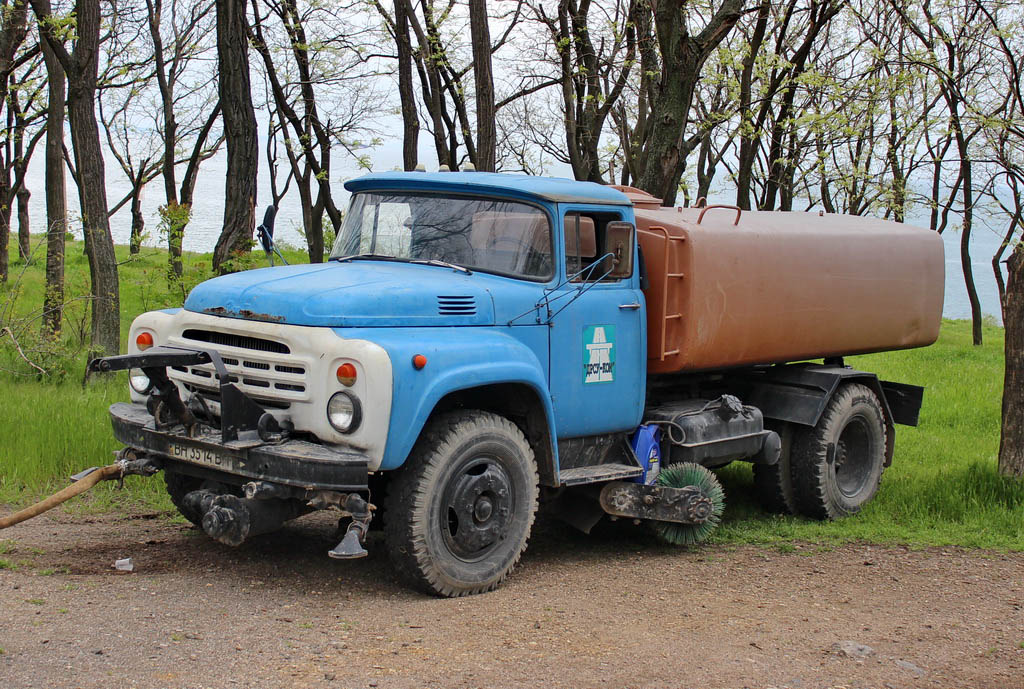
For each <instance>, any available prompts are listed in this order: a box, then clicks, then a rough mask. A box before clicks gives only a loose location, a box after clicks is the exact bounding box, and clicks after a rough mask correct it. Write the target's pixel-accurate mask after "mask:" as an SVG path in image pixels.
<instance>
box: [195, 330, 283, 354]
mask: <svg viewBox="0 0 1024 689" xmlns="http://www.w3.org/2000/svg"><path fill="white" fill-rule="evenodd" d="M181 336H182V337H184V338H185V339H186V340H195V341H197V342H208V343H209V344H215V345H224V346H227V347H237V348H239V349H254V350H256V351H257V352H277V353H278V354H288V353H289V352H291V350H290V349H289V348H288V345H286V344H284V343H283V342H275V341H274V340H264V339H263V338H260V337H250V336H249V335H235V334H234V333H220V332H217V331H216V330H199V329H197V328H188V329H187V330H185V332H183V333H182V334H181Z"/></svg>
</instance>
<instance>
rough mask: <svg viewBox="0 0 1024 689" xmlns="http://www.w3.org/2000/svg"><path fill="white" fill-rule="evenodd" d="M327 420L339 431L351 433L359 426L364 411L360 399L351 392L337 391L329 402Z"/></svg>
mask: <svg viewBox="0 0 1024 689" xmlns="http://www.w3.org/2000/svg"><path fill="white" fill-rule="evenodd" d="M327 420H328V421H329V422H330V424H331V426H333V427H334V429H335V430H336V431H338V432H339V433H351V432H352V431H354V430H356V429H357V428H358V427H359V422H360V421H361V420H362V412H361V411H360V409H359V400H358V399H357V398H356V396H355V395H353V394H351V393H349V392H336V393H334V395H333V396H332V397H331V399H330V401H328V402H327Z"/></svg>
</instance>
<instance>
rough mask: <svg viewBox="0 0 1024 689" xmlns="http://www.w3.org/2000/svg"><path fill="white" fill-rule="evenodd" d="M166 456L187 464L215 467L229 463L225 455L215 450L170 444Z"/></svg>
mask: <svg viewBox="0 0 1024 689" xmlns="http://www.w3.org/2000/svg"><path fill="white" fill-rule="evenodd" d="M167 454H169V455H170V456H171V457H175V458H177V459H183V460H185V461H187V462H196V463H198V464H209V465H211V466H215V467H221V466H228V465H229V463H230V461H229V459H228V456H227V455H225V454H223V453H221V452H217V451H216V450H206V449H204V448H201V447H190V446H188V445H179V444H177V443H170V446H169V447H168V448H167Z"/></svg>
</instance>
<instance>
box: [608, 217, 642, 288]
mask: <svg viewBox="0 0 1024 689" xmlns="http://www.w3.org/2000/svg"><path fill="white" fill-rule="evenodd" d="M635 232H636V230H635V229H634V228H633V225H632V223H628V222H622V221H615V222H610V223H608V226H607V228H606V229H605V253H606V254H611V262H612V269H611V271H610V272H609V273H608V277H610V278H612V279H614V280H618V279H621V278H628V277H629V276H631V275H632V274H633V243H634V233H635Z"/></svg>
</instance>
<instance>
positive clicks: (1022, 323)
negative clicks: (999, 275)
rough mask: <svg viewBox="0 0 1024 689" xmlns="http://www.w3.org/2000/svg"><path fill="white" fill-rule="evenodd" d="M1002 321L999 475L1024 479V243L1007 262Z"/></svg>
mask: <svg viewBox="0 0 1024 689" xmlns="http://www.w3.org/2000/svg"><path fill="white" fill-rule="evenodd" d="M1007 273H1008V275H1007V278H1006V297H1005V299H1004V300H1003V318H1004V325H1005V326H1006V348H1005V353H1006V374H1005V378H1004V381H1003V426H1002V432H1001V434H1000V437H999V473H1001V474H1003V475H1004V476H1018V477H1021V476H1024V241H1022V242H1018V243H1017V246H1016V248H1015V249H1014V250H1013V253H1012V254H1010V260H1009V261H1007Z"/></svg>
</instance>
